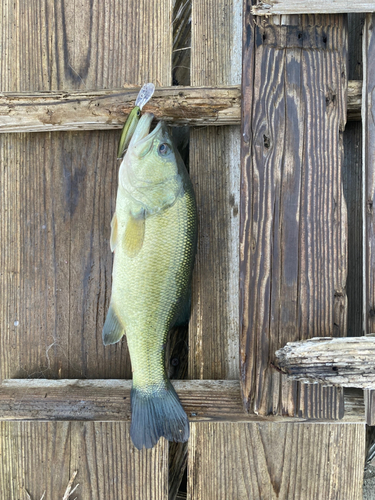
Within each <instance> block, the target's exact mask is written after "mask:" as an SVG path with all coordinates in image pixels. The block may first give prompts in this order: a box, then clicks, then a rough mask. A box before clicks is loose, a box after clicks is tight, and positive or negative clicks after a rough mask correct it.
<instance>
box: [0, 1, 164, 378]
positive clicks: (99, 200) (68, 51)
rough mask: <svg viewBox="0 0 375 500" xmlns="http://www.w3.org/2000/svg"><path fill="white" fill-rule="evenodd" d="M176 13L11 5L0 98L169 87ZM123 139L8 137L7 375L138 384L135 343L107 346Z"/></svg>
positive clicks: (156, 7)
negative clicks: (154, 84) (131, 347)
mask: <svg viewBox="0 0 375 500" xmlns="http://www.w3.org/2000/svg"><path fill="white" fill-rule="evenodd" d="M170 15H171V0H165V1H163V2H159V1H156V0H155V1H154V0H153V1H152V2H149V1H147V2H146V1H145V2H143V3H142V2H141V3H140V4H138V5H137V6H136V5H135V4H134V3H133V2H131V3H125V4H124V3H123V2H121V1H119V0H107V1H106V2H100V3H99V2H90V1H88V0H85V1H84V2H82V3H81V4H80V8H79V10H77V11H76V12H75V11H74V4H72V3H69V2H66V3H62V4H61V3H59V4H56V5H54V4H53V5H52V4H50V5H49V7H48V8H46V7H45V4H44V3H43V2H40V1H39V0H33V1H32V2H29V3H28V4H27V5H26V6H23V7H22V8H21V7H20V6H19V5H18V4H17V3H16V4H10V3H4V2H3V3H2V5H1V16H2V17H1V18H2V23H1V39H2V56H3V58H2V64H3V61H7V64H8V66H5V67H4V68H6V70H4V71H2V72H1V79H0V85H1V90H2V91H11V92H17V93H18V92H21V91H27V92H29V93H31V92H38V91H39V90H57V89H67V88H68V89H76V90H78V89H83V90H85V89H86V88H91V89H103V88H106V87H107V88H120V87H121V86H122V85H124V83H126V84H132V87H133V88H134V86H135V85H139V84H141V83H143V82H144V81H145V80H149V79H151V80H154V81H159V82H160V85H165V86H168V85H170V83H171V57H170V56H171V51H172V30H171V26H170V21H171V18H170ZM149 16H152V18H153V20H154V22H153V23H152V26H151V25H150V26H149V25H148V24H149V23H148V22H146V20H148V19H149ZM31 20H32V22H31ZM34 21H35V22H34ZM11 26H12V29H11V28H10V27H11ZM109 27H111V28H109ZM38 30H39V31H38ZM101 30H102V31H101ZM134 30H136V31H134ZM35 33H38V36H37V37H36V36H35ZM98 33H99V34H100V33H102V34H103V36H100V35H99V36H98ZM109 33H110V35H109ZM134 33H137V36H136V37H135V36H134ZM97 36H98V38H97ZM93 37H95V43H94V41H93V40H94V39H93ZM96 38H97V39H96ZM29 44H32V45H29ZM30 46H32V47H33V50H30V51H28V49H27V50H26V47H30ZM59 50H61V53H60V52H59ZM125 62H126V63H125ZM122 64H123V65H124V67H123V68H121V65H122ZM117 137H118V134H116V133H113V132H105V133H104V132H98V131H95V132H92V133H90V134H88V133H85V134H83V135H82V134H61V135H59V134H58V133H57V134H56V133H55V134H53V135H52V134H35V135H33V136H22V135H17V134H12V135H9V136H7V135H6V134H4V135H2V136H1V138H0V140H1V148H0V150H1V153H0V154H1V160H0V161H1V169H0V170H1V173H0V176H1V178H0V183H1V207H2V208H1V212H2V214H4V217H3V218H2V221H3V223H2V225H1V229H0V232H1V242H0V245H1V250H0V254H1V273H2V276H1V284H0V286H1V292H2V293H1V304H0V312H1V314H0V317H1V320H0V321H1V353H0V356H1V359H0V361H1V362H0V367H1V374H0V376H1V378H8V377H11V376H14V375H18V376H28V375H31V374H33V373H34V374H35V373H45V374H46V375H47V376H52V377H67V376H75V377H77V376H88V377H127V378H128V377H130V376H131V370H130V364H129V359H128V356H127V349H126V343H125V342H123V343H122V344H121V345H118V346H112V347H109V348H107V349H105V350H104V349H103V347H102V346H101V340H100V330H101V325H102V323H103V321H104V319H105V313H106V309H107V307H108V303H109V296H110V287H111V266H112V256H111V252H110V249H109V243H108V238H109V229H110V228H109V222H110V220H111V216H112V211H113V208H114V200H115V193H116V181H117V168H118V166H117V165H116V160H115V155H116V142H117ZM94 279H95V282H94ZM17 322H18V323H17ZM15 323H16V325H17V326H16V325H15ZM94 323H95V324H94ZM98 360H102V361H99V362H98ZM48 368H49V370H48Z"/></svg>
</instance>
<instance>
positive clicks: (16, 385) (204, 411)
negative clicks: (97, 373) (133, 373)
mask: <svg viewBox="0 0 375 500" xmlns="http://www.w3.org/2000/svg"><path fill="white" fill-rule="evenodd" d="M172 382H173V385H174V387H175V389H176V391H177V393H178V395H179V397H180V400H181V403H182V405H183V407H184V409H185V411H186V413H187V415H188V417H189V420H190V421H192V422H199V421H217V422H252V421H265V420H267V421H272V422H304V421H306V419H302V418H297V419H296V418H291V417H279V416H269V417H259V416H257V415H249V414H247V413H245V412H244V409H243V405H242V399H241V394H240V382H239V381H237V380H173V381H172ZM131 384H132V381H131V380H77V379H72V380H66V379H65V380H41V379H12V380H4V381H3V382H2V384H0V420H54V421H56V420H89V421H129V420H130V418H131V407H130V389H131ZM345 408H346V411H347V414H345V416H344V418H343V419H342V420H340V422H341V421H343V422H363V421H364V418H365V409H364V401H363V396H361V395H358V392H357V393H356V394H354V395H353V394H349V395H347V396H346V398H345Z"/></svg>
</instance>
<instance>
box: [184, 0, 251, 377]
mask: <svg viewBox="0 0 375 500" xmlns="http://www.w3.org/2000/svg"><path fill="white" fill-rule="evenodd" d="M241 10H242V3H241V2H240V1H239V0H231V1H229V2H228V1H225V0H220V1H210V2H207V1H206V0H197V1H194V2H193V6H192V50H191V84H192V85H194V86H195V85H231V84H238V83H239V82H240V80H241V73H240V68H241V33H242V31H241V27H242V23H241ZM207 19H210V23H209V24H207V22H206V20H207ZM239 149H240V130H239V127H232V128H230V127H221V128H220V129H218V128H212V127H208V128H205V129H203V130H197V129H196V130H194V129H192V130H191V131H190V176H191V179H192V182H193V186H194V188H195V193H196V197H197V205H198V215H199V225H198V250H197V256H196V263H195V270H194V275H193V298H192V300H193V308H192V316H191V321H190V340H189V347H190V351H189V378H192V379H199V378H202V379H205V378H206V379H207V378H208V379H236V378H238V365H239V363H238V328H239V327H238V224H239V221H238V219H239V217H238V203H239V196H238V193H239V181H240V179H239V177H240V171H239Z"/></svg>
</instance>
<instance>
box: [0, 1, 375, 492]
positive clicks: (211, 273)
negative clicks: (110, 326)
mask: <svg viewBox="0 0 375 500" xmlns="http://www.w3.org/2000/svg"><path fill="white" fill-rule="evenodd" d="M189 4H190V2H187V3H186V4H185V3H184V2H176V3H174V2H172V0H162V1H157V0H151V1H150V0H148V1H147V2H145V1H144V0H141V2H132V1H130V0H129V1H126V2H124V1H120V0H105V1H102V2H100V1H99V0H82V1H81V2H79V3H77V2H72V1H71V0H63V1H62V2H54V1H52V0H31V1H30V2H29V3H27V4H26V3H24V2H9V1H8V0H5V1H3V2H2V3H1V5H0V18H1V19H2V24H1V26H0V40H1V42H0V45H1V48H2V58H1V60H0V92H2V91H14V92H19V91H37V90H73V89H80V90H88V89H113V88H121V87H123V86H128V85H133V86H134V85H139V84H142V83H144V82H145V81H153V82H155V83H156V84H157V85H158V86H159V85H160V86H161V85H164V86H168V85H171V83H172V74H173V77H174V79H175V82H176V81H177V79H178V78H180V79H181V80H184V84H189V83H190V84H191V85H195V86H199V85H220V84H239V83H240V81H241V71H242V69H241V65H242V50H241V44H242V42H241V37H242V23H245V31H244V35H245V39H244V42H245V43H244V47H245V53H244V57H245V60H247V61H248V63H249V65H248V66H246V67H245V69H244V76H245V78H247V80H244V81H245V84H246V86H245V87H244V88H243V98H244V104H245V105H244V115H243V119H244V121H243V126H244V128H243V132H244V131H245V130H247V131H250V130H251V133H252V134H254V137H255V139H254V147H253V148H252V147H250V145H248V146H247V147H248V151H247V152H246V156H245V159H244V160H243V165H246V172H245V174H246V175H244V176H243V177H242V184H241V181H240V175H241V160H240V144H241V132H240V128H239V126H233V127H216V128H213V127H207V128H203V129H202V128H201V129H199V130H198V129H191V131H190V152H189V157H190V173H191V177H192V180H193V184H194V187H195V190H196V194H197V200H198V210H199V245H198V253H197V261H196V267H195V271H194V289H193V312H192V318H191V321H190V325H189V332H186V331H185V332H181V331H179V332H174V334H173V335H172V344H171V348H170V351H169V355H168V357H169V358H173V359H177V361H178V364H177V365H175V366H174V368H173V369H172V368H171V367H170V366H169V368H170V370H171V375H172V376H173V377H174V378H183V377H185V376H186V375H187V376H188V377H189V378H192V379H219V380H224V379H230V380H238V379H239V378H241V379H242V381H245V382H246V383H245V385H244V386H243V387H245V389H244V390H243V396H244V400H245V402H246V405H247V409H248V410H249V411H250V412H251V413H252V412H254V411H255V412H257V413H260V414H264V415H266V414H268V413H279V414H284V415H285V414H290V415H294V414H296V415H299V416H305V417H309V418H311V419H315V418H329V419H336V418H338V417H339V416H340V415H341V414H342V408H343V407H342V404H343V400H342V397H341V393H340V391H337V390H335V389H326V388H321V387H320V386H313V387H304V386H299V385H297V384H296V383H294V384H289V383H288V382H287V381H286V380H285V379H284V378H282V377H280V375H279V374H277V373H275V372H274V371H273V370H272V369H271V367H270V361H272V356H273V353H274V351H275V350H276V349H277V348H278V347H281V346H282V345H284V344H285V343H286V342H287V341H289V340H295V339H297V338H299V337H305V336H311V335H324V334H330V335H331V334H333V335H345V334H346V329H347V325H348V332H349V334H350V335H358V334H361V333H362V330H361V331H359V330H360V329H361V325H362V323H363V322H362V317H361V318H360V314H359V312H358V311H362V310H364V306H363V299H362V294H361V290H362V284H363V280H364V279H365V278H364V276H363V272H362V269H363V267H362V260H361V259H362V256H363V249H362V232H361V224H362V219H361V217H362V210H360V209H359V208H358V207H359V205H360V204H361V199H362V198H361V168H362V167H361V158H362V156H361V151H360V149H361V148H360V146H359V144H360V140H361V139H360V136H361V130H362V129H361V125H360V124H350V125H349V126H348V125H347V126H346V130H345V132H344V133H343V130H344V128H345V121H346V109H345V96H346V83H347V80H348V79H357V78H358V79H359V78H361V72H360V68H361V58H360V56H359V55H358V54H359V52H358V51H359V48H358V47H359V45H360V32H361V28H362V26H361V22H362V21H361V19H362V18H363V16H362V18H361V17H360V16H357V17H355V16H353V17H349V23H350V24H349V29H347V16H345V15H333V16H309V17H303V18H301V17H300V16H288V17H283V18H280V17H277V18H269V19H268V20H266V21H262V22H261V21H259V22H258V23H257V25H256V26H255V25H253V24H252V23H253V19H252V18H251V17H250V10H249V9H250V6H251V2H248V3H247V6H246V8H245V18H243V12H242V9H243V4H242V2H240V1H239V0H230V1H229V2H228V1H227V0H217V1H206V0H196V1H194V2H193V4H192V6H189ZM190 7H192V11H191V38H190V35H187V34H186V29H187V26H189V22H188V21H186V19H189V18H190V16H189V15H187V17H185V21H186V22H184V23H182V24H181V25H176V23H175V22H174V21H175V19H174V16H175V15H176V11H178V9H180V8H181V9H182V11H184V12H189V8H190ZM150 20H151V21H150ZM177 22H178V19H177ZM299 34H302V35H301V37H299V36H298V35H299ZM173 35H174V38H175V39H174V40H173ZM179 37H181V38H182V39H183V40H185V42H186V41H187V42H188V43H191V72H188V73H184V72H183V71H181V68H180V71H177V69H176V68H173V67H172V61H174V64H175V65H178V64H181V58H180V59H179V58H176V55H175V53H174V52H173V50H176V48H181V47H180V46H179V45H178V43H180V42H178V39H179ZM348 38H349V54H350V57H349V69H348V67H347V65H346V57H347V52H348ZM324 39H326V41H324ZM371 40H372V39H371ZM181 43H182V42H181ZM173 44H174V45H173ZM370 45H371V44H370ZM351 47H355V49H352V48H351ZM371 47H372V45H371ZM185 48H186V47H185ZM246 51H247V52H246ZM246 57H248V58H249V59H246ZM357 62H358V64H357ZM311 68H315V71H314V72H313V71H311ZM188 80H189V81H188ZM254 82H255V85H254ZM307 82H310V83H311V85H307ZM320 94H321V95H320ZM302 124H303V126H302ZM246 127H247V128H246ZM177 135H178V134H177ZM181 137H182V139H181ZM180 139H181V140H182V142H183V141H184V140H185V139H186V137H185V139H184V136H180ZM117 140H118V132H116V131H92V132H87V131H86V132H52V133H35V134H0V206H1V223H0V380H3V379H7V378H15V377H19V378H28V377H32V378H89V379H94V378H97V379H100V378H125V379H128V378H131V366H130V361H129V356H128V351H127V346H126V340H125V339H124V340H123V341H122V342H121V343H120V344H118V345H115V346H109V347H106V348H104V347H103V346H102V341H101V329H102V325H103V322H104V319H105V314H106V310H107V307H108V303H109V298H110V289H111V270H112V256H111V252H110V249H109V232H110V230H109V221H110V220H111V216H112V212H113V209H114V201H115V193H116V189H117V169H118V163H117V162H116V149H117ZM245 142H246V141H245ZM296 151H298V154H295V152H296ZM366 151H367V150H366ZM343 190H344V191H343ZM240 194H241V200H242V203H243V204H242V205H241V200H240ZM344 195H345V197H344ZM346 206H347V207H348V224H347V222H346ZM241 210H242V215H241V217H245V219H242V226H241V227H240V214H241ZM247 218H248V219H247ZM246 225H247V226H246ZM245 226H246V228H247V229H246V231H247V232H246V233H245V232H244V228H245ZM240 231H241V234H242V239H241V246H240V245H239V234H240ZM245 234H246V237H245V238H244V237H243V236H244V235H245ZM311 238H313V241H311ZM347 241H349V245H348V260H347V255H346V244H347ZM240 258H241V266H242V267H241V268H240ZM245 261H246V262H245ZM243 266H245V267H243ZM239 277H240V278H241V287H242V289H241V290H242V293H243V292H244V290H245V288H244V284H246V287H247V289H246V293H247V294H248V295H246V300H244V295H242V301H241V302H240V303H239V287H238V281H239ZM306 277H308V279H306ZM271 285H272V286H271ZM326 304H328V307H327V308H325V305H326ZM347 312H348V313H349V314H348V323H346V317H347V316H346V313H347ZM260 313H261V314H260ZM241 328H242V330H241V331H242V337H241V343H240V338H239V331H240V329H241ZM184 335H185V337H184ZM187 336H188V342H186V340H187ZM181 345H182V346H183V349H182V350H183V354H181V352H182V351H181ZM187 346H188V347H187ZM240 346H241V351H240ZM240 358H241V359H242V370H241V372H240V370H239V366H240V365H239V361H240ZM187 362H188V364H187ZM167 363H168V360H167ZM25 397H26V398H27V395H25ZM238 398H240V394H238ZM245 418H248V417H247V416H244V419H245ZM253 418H254V419H255V418H256V416H253ZM227 420H228V419H227ZM128 428H129V424H128V422H83V421H74V422H72V421H70V422H15V421H2V422H0V457H1V460H0V497H1V498H7V499H8V498H9V499H14V500H15V499H19V498H28V497H27V493H26V491H27V492H28V494H29V496H30V498H31V499H32V500H39V499H40V498H41V497H42V495H43V492H44V491H46V496H45V498H53V499H55V498H56V499H60V498H62V497H63V495H64V491H65V488H66V486H67V483H68V481H69V478H70V477H71V476H72V474H73V472H74V471H78V475H77V480H76V482H79V483H80V486H79V488H78V489H77V491H76V493H75V495H76V496H77V499H78V500H86V499H87V498H90V499H91V498H92V499H96V498H98V499H102V498H110V499H116V500H121V499H129V498H134V499H137V500H143V499H145V500H146V499H147V500H149V499H153V498H155V499H165V498H167V497H168V495H169V498H170V499H173V498H175V496H176V494H177V492H178V489H179V485H180V482H181V478H182V473H183V471H184V467H185V465H186V464H187V471H188V478H187V497H188V498H190V499H191V500H196V499H202V500H210V499H215V500H216V499H221V498H222V499H226V498H236V499H238V500H241V499H247V498H252V499H262V498H279V499H281V498H282V499H285V500H286V499H292V498H295V499H296V500H297V499H298V500H300V499H304V498H305V499H311V498H317V499H318V498H327V499H331V498H332V499H334V498H351V499H357V498H358V499H359V498H360V497H361V487H362V486H361V485H362V476H363V463H364V455H365V425H364V423H363V421H362V422H360V423H348V422H346V423H345V424H343V423H339V422H332V421H330V422H325V423H323V422H319V423H316V422H315V423H314V422H309V423H291V422H290V419H289V422H288V423H286V422H280V421H273V422H271V421H268V422H267V421H264V422H263V421H262V422H260V421H252V422H250V421H246V422H240V423H238V422H236V423H235V422H229V421H226V422H204V421H196V422H193V423H192V424H191V439H190V440H189V442H188V445H187V446H180V445H179V446H169V445H168V443H166V442H165V441H164V440H161V441H160V443H159V444H158V446H157V447H156V448H154V449H153V450H150V451H147V452H146V451H143V452H138V451H137V450H135V448H134V447H133V446H132V444H131V442H130V438H129V432H128V430H129V429H128ZM181 489H182V488H181ZM168 490H169V494H168Z"/></svg>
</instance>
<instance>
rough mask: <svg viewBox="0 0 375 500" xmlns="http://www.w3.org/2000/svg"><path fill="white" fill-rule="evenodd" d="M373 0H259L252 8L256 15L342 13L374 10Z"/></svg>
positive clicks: (374, 3)
mask: <svg viewBox="0 0 375 500" xmlns="http://www.w3.org/2000/svg"><path fill="white" fill-rule="evenodd" d="M374 11H375V2H374V1H372V0H368V1H366V0H353V1H348V0H312V1H310V2H306V0H259V1H258V3H257V5H254V6H253V8H252V9H251V13H252V14H253V15H255V16H270V15H273V14H340V13H343V14H344V13H350V12H353V13H354V12H374Z"/></svg>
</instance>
